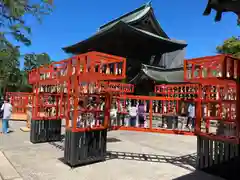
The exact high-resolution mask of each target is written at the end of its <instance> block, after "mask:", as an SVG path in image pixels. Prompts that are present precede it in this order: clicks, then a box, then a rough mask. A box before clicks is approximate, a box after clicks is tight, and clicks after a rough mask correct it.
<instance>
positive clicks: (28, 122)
mask: <svg viewBox="0 0 240 180" xmlns="http://www.w3.org/2000/svg"><path fill="white" fill-rule="evenodd" d="M32 108H33V107H32V102H31V101H29V102H28V105H27V128H30V126H31V120H32Z"/></svg>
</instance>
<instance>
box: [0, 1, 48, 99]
mask: <svg viewBox="0 0 240 180" xmlns="http://www.w3.org/2000/svg"><path fill="white" fill-rule="evenodd" d="M51 11H52V0H0V13H1V14H0V81H1V82H0V95H2V93H3V92H4V91H5V90H6V89H7V90H8V91H10V90H11V91H18V90H21V89H29V87H30V86H29V85H27V83H26V82H27V73H26V72H24V71H21V70H20V69H19V58H20V51H19V46H14V45H13V44H12V43H11V42H10V41H9V37H13V38H14V39H15V40H16V41H18V42H20V43H22V44H23V45H27V46H30V45H31V39H30V38H29V35H30V34H31V28H30V27H29V26H27V25H26V24H27V22H26V20H27V19H29V18H26V15H28V16H29V15H31V16H33V17H35V18H36V19H37V20H38V21H39V22H41V19H42V17H43V15H48V14H49V13H50V12H51Z"/></svg>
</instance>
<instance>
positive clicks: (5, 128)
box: [1, 99, 12, 134]
mask: <svg viewBox="0 0 240 180" xmlns="http://www.w3.org/2000/svg"><path fill="white" fill-rule="evenodd" d="M1 110H2V111H3V119H2V132H3V133H4V134H7V133H8V132H9V119H10V118H11V116H12V105H11V104H10V103H9V99H6V100H5V101H4V103H3V105H2V107H1Z"/></svg>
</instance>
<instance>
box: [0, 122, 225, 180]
mask: <svg viewBox="0 0 240 180" xmlns="http://www.w3.org/2000/svg"><path fill="white" fill-rule="evenodd" d="M10 125H11V127H12V129H13V130H14V132H12V133H10V134H8V135H0V150H1V151H3V152H4V154H5V155H6V157H7V159H8V160H9V161H10V162H11V164H12V165H13V166H14V168H15V169H16V171H17V172H18V173H19V175H20V176H21V177H22V179H24V180H54V179H56V180H76V179H80V180H96V179H99V180H136V179H137V180H170V179H175V180H191V179H193V180H202V179H204V180H221V178H217V177H213V176H211V175H208V174H206V173H203V172H200V171H195V168H194V164H195V160H196V137H194V136H181V135H168V134H157V133H142V132H127V131H112V132H110V133H109V135H108V155H107V158H106V161H105V162H100V163H96V164H92V165H87V166H83V167H78V168H74V169H71V168H70V167H69V166H67V165H65V164H64V163H62V161H61V160H60V159H61V158H62V157H63V149H64V147H63V144H64V143H63V142H57V143H43V144H31V143H30V142H29V133H26V132H21V131H20V130H19V128H20V127H22V126H24V125H25V123H24V122H12V123H11V124H10ZM0 163H1V162H0ZM0 172H1V170H0ZM0 180H1V178H0Z"/></svg>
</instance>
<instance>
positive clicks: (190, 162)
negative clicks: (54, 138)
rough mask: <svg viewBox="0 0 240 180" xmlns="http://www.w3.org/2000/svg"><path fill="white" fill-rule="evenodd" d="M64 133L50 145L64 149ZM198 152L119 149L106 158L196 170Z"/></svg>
mask: <svg viewBox="0 0 240 180" xmlns="http://www.w3.org/2000/svg"><path fill="white" fill-rule="evenodd" d="M120 141H121V140H119V139H117V138H107V142H108V143H114V142H120ZM63 142H64V135H63V136H62V140H61V142H49V144H50V145H52V146H54V147H55V148H57V149H60V150H62V151H64V145H63ZM196 158H197V154H196V153H193V154H188V155H184V156H165V155H156V154H144V153H132V152H119V151H107V154H106V160H112V159H123V160H134V161H145V162H156V163H170V164H173V165H175V166H178V167H181V168H184V169H187V170H190V171H194V170H195V164H196Z"/></svg>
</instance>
